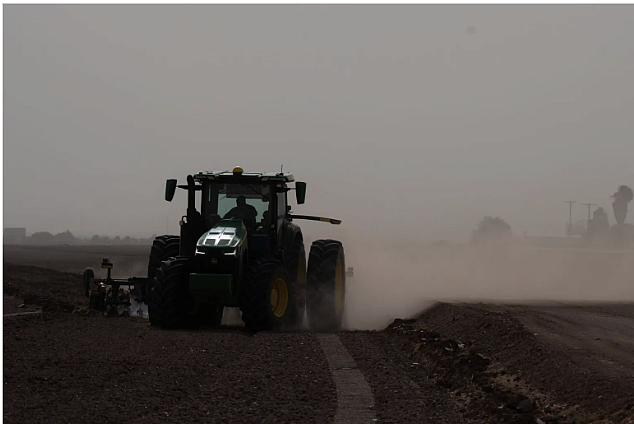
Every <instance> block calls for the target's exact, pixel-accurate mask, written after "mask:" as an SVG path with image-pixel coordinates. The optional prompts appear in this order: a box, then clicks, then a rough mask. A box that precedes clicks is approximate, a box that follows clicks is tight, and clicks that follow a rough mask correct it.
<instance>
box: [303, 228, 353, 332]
mask: <svg viewBox="0 0 634 424" xmlns="http://www.w3.org/2000/svg"><path fill="white" fill-rule="evenodd" d="M345 269H346V256H345V252H344V249H343V244H342V243H341V242H339V241H336V240H317V241H315V242H313V244H312V245H311V247H310V255H309V258H308V298H307V301H306V307H307V308H306V309H307V312H308V325H309V327H310V329H311V330H313V331H337V330H339V329H341V323H342V320H343V311H344V305H345V300H346V272H345Z"/></svg>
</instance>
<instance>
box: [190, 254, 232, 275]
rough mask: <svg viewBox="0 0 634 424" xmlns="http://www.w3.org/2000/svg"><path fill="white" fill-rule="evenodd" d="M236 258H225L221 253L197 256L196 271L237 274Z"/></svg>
mask: <svg viewBox="0 0 634 424" xmlns="http://www.w3.org/2000/svg"><path fill="white" fill-rule="evenodd" d="M235 263H236V257H235V256H225V255H223V254H222V252H220V251H214V252H213V253H211V252H208V253H207V254H206V255H196V260H195V264H196V271H197V272H199V273H209V274H233V273H234V272H235Z"/></svg>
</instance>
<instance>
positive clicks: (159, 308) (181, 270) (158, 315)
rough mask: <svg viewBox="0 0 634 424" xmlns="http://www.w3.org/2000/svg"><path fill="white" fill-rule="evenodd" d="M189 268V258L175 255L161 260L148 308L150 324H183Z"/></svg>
mask: <svg viewBox="0 0 634 424" xmlns="http://www.w3.org/2000/svg"><path fill="white" fill-rule="evenodd" d="M189 268H190V260H189V258H186V257H176V258H173V259H169V260H167V261H165V262H163V265H162V266H161V267H160V268H159V269H158V270H157V273H156V277H155V278H154V284H153V287H152V294H151V296H150V304H149V308H148V312H149V315H150V321H151V322H152V324H155V325H159V326H161V327H163V328H178V327H180V326H182V325H183V324H184V321H185V318H186V315H187V314H186V311H185V304H186V299H187V281H188V277H189Z"/></svg>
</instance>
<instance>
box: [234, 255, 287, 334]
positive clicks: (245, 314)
mask: <svg viewBox="0 0 634 424" xmlns="http://www.w3.org/2000/svg"><path fill="white" fill-rule="evenodd" d="M294 288H295V286H294V284H293V281H292V279H291V276H290V275H289V273H288V271H287V270H286V268H285V267H284V265H283V264H282V263H281V262H280V261H277V260H274V259H265V260H262V261H258V262H256V263H255V264H254V265H253V266H252V267H251V268H250V270H249V272H248V273H247V274H246V275H245V280H244V284H243V286H242V290H241V293H240V310H241V311H242V320H243V321H244V324H245V327H246V328H247V329H249V330H251V331H263V330H277V329H280V328H283V327H285V326H286V325H288V324H290V321H291V316H292V312H293V310H294V307H293V306H294V305H293V301H294V299H295V290H294Z"/></svg>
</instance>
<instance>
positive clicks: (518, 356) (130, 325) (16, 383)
mask: <svg viewBox="0 0 634 424" xmlns="http://www.w3.org/2000/svg"><path fill="white" fill-rule="evenodd" d="M148 250H149V249H146V248H144V249H141V248H138V247H137V246H130V247H122V248H121V247H110V246H109V247H104V248H103V249H102V250H100V249H98V248H94V247H91V248H90V249H84V248H83V247H77V246H71V247H61V248H59V247H56V248H54V249H49V248H42V247H39V248H26V247H11V246H9V247H7V246H5V264H4V294H5V296H6V295H11V296H13V297H10V298H5V302H4V308H5V312H4V313H5V314H7V313H10V312H14V311H15V310H16V309H18V308H16V306H18V305H19V304H20V303H19V302H22V301H23V300H24V302H25V303H27V304H28V305H29V308H30V309H28V310H34V306H36V305H39V307H41V308H42V309H43V313H42V314H37V315H22V316H12V317H5V318H4V420H5V422H8V423H23V422H46V423H56V422H59V423H73V422H85V421H87V420H88V421H92V420H94V419H95V417H99V420H100V421H104V422H106V423H108V422H113V423H114V422H129V421H134V422H148V423H149V422H152V423H154V422H227V423H229V422H230V423H240V422H245V423H247V422H248V423H251V422H285V423H286V422H300V421H302V422H319V423H324V422H332V420H333V418H334V415H335V411H336V406H337V397H336V396H337V395H336V391H335V386H334V383H333V381H332V378H331V375H330V372H329V369H328V364H327V361H326V358H325V356H324V354H323V352H322V351H321V348H320V345H319V343H318V341H317V340H316V339H315V338H314V336H313V335H312V334H311V333H308V332H296V333H259V334H257V335H254V336H253V335H250V334H247V333H245V332H243V331H241V330H240V329H235V328H225V329H222V330H210V329H201V330H196V331H161V330H158V329H156V328H153V327H151V326H150V325H149V324H148V322H147V320H144V319H140V318H105V317H103V316H100V315H98V314H89V313H86V310H85V307H86V306H87V298H86V297H84V296H82V293H81V276H80V275H79V274H78V273H79V272H81V271H82V270H83V269H84V267H85V266H87V265H90V266H93V267H94V268H95V270H96V271H97V272H101V270H99V269H98V267H99V263H100V262H101V259H102V258H103V257H109V258H110V259H112V260H113V261H114V263H115V269H119V270H120V273H119V274H118V275H120V276H128V275H130V274H132V275H139V276H142V275H143V274H144V271H143V268H144V267H145V266H146V265H145V262H146V260H147V259H146V256H147V251H148ZM8 259H11V261H13V262H17V263H20V265H16V264H10V263H7V261H8ZM117 260H118V261H117ZM122 264H123V265H122ZM37 265H39V266H45V267H54V268H56V269H57V270H58V271H54V270H49V269H45V268H38V267H36V266H37ZM135 267H136V268H138V269H139V272H133V273H129V274H126V271H125V270H131V269H133V268H135ZM64 271H71V272H64ZM115 275H116V274H115ZM8 309H10V310H8ZM20 310H21V309H20ZM633 329H634V306H632V305H592V306H570V305H551V306H536V305H533V306H528V305H524V306H499V305H482V304H480V305H473V304H438V305H436V306H434V307H433V308H431V309H429V310H427V311H426V312H424V313H423V314H422V315H421V316H420V317H419V318H417V319H414V320H408V321H402V320H396V321H395V322H394V323H393V324H392V325H391V326H389V327H388V328H387V329H386V330H385V331H373V332H360V331H355V332H342V333H340V334H339V337H340V338H341V340H342V342H343V343H344V345H345V346H346V348H347V350H348V351H349V353H350V355H351V356H352V357H353V358H354V359H355V361H356V362H357V365H358V367H359V369H360V370H361V371H362V372H363V374H364V376H365V378H366V380H367V381H368V383H369V384H370V386H371V388H372V392H373V395H374V398H375V407H374V409H375V412H376V415H377V418H378V421H377V422H379V423H426V422H429V423H437V422H442V423H448V424H451V423H482V424H484V423H486V424H495V423H520V424H521V423H538V422H539V421H538V419H539V420H541V421H542V422H544V423H572V422H577V423H580V422H581V423H586V422H587V423H590V422H592V423H594V422H596V423H599V422H601V423H628V422H634V363H633V362H634V360H633V358H634V333H633V332H634V330H633Z"/></svg>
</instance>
